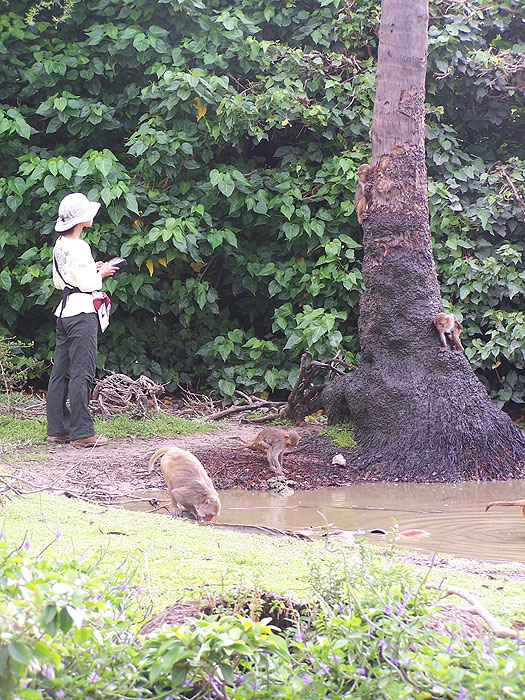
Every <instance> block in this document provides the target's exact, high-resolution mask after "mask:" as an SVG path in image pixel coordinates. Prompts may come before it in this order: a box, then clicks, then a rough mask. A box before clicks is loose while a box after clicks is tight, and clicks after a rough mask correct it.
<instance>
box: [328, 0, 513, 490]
mask: <svg viewBox="0 0 525 700" xmlns="http://www.w3.org/2000/svg"><path fill="white" fill-rule="evenodd" d="M427 25H428V0H410V2H407V1H406V0H383V2H382V13H381V26H380V33H379V55H378V67H377V75H376V99H375V104H374V114H373V120H372V161H371V164H370V166H371V167H370V168H369V169H367V168H365V169H364V170H365V173H364V175H363V176H362V185H364V196H365V198H366V208H365V209H364V213H363V214H362V226H363V249H364V259H363V278H364V282H365V292H364V294H363V296H362V299H361V303H360V311H359V338H360V344H361V362H360V366H359V368H358V369H357V370H356V371H355V372H354V373H352V374H350V375H346V376H345V377H337V378H335V379H334V380H333V381H331V382H330V383H329V384H328V386H327V387H326V389H325V390H324V392H323V395H322V400H323V404H324V406H325V408H326V410H327V413H328V416H329V419H330V420H331V421H332V422H345V421H351V422H352V423H353V424H354V426H355V430H356V439H357V443H358V447H359V451H360V461H361V464H362V468H363V469H366V472H365V474H366V475H367V476H369V477H370V478H381V479H385V480H394V479H396V480H397V479H398V480H410V481H412V480H417V481H435V480H439V481H442V480H447V481H449V480H468V479H485V480H488V479H498V478H500V479H501V478H513V477H519V476H522V475H523V471H524V469H525V439H524V437H523V435H522V433H521V431H519V430H518V429H517V428H516V426H515V425H514V424H513V422H512V421H511V419H510V418H509V417H508V416H507V415H506V414H505V413H503V412H502V411H501V410H500V409H498V408H497V407H496V406H495V405H493V404H492V403H491V401H490V399H489V396H488V394H487V392H486V391H485V388H484V387H483V385H482V384H481V383H480V382H479V380H478V379H477V378H476V376H475V375H474V372H473V371H472V368H471V367H470V365H469V363H468V361H467V359H466V357H465V356H464V355H463V354H462V353H460V352H459V353H455V352H453V351H452V349H448V350H446V351H445V352H438V350H439V347H440V343H439V337H438V334H437V331H436V329H435V327H434V325H433V322H432V319H433V317H434V316H435V315H436V314H437V313H438V312H441V311H443V303H442V299H441V294H440V290H439V285H438V280H437V276H436V270H435V265H434V260H433V257H432V247H431V239H430V226H429V214H428V197H427V173H426V166H425V143H424V126H425V125H424V112H425V106H424V103H425V74H426V52H427Z"/></svg>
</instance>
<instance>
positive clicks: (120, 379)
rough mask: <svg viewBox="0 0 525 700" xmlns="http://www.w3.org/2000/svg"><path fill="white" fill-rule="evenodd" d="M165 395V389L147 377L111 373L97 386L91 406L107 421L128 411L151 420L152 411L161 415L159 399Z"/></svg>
mask: <svg viewBox="0 0 525 700" xmlns="http://www.w3.org/2000/svg"><path fill="white" fill-rule="evenodd" d="M162 394H164V387H163V386H162V385H161V384H155V382H154V381H152V380H151V379H150V378H149V377H145V376H144V375H142V376H141V377H139V378H138V379H131V377H128V376H127V375H125V374H110V375H108V376H107V377H105V378H104V379H100V380H98V381H97V383H96V384H95V388H94V390H93V396H92V399H91V402H90V404H89V406H90V408H91V410H92V411H94V412H95V413H100V414H101V415H102V417H103V418H104V420H106V419H108V418H109V417H110V416H111V415H112V414H113V413H123V412H125V411H127V412H129V413H130V414H131V415H132V416H139V417H141V418H150V417H151V413H152V412H153V413H158V412H159V410H160V409H159V404H158V401H157V397H158V396H162Z"/></svg>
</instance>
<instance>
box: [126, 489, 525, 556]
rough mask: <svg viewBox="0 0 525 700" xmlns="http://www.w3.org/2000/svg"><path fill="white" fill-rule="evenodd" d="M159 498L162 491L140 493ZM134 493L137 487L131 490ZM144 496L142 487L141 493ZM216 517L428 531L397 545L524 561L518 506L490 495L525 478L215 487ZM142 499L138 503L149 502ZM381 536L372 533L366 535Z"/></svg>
mask: <svg viewBox="0 0 525 700" xmlns="http://www.w3.org/2000/svg"><path fill="white" fill-rule="evenodd" d="M147 494H148V495H150V496H151V495H155V496H156V497H160V498H161V499H165V498H166V492H165V491H157V492H147ZM137 495H138V494H137ZM141 495H145V494H141ZM220 497H221V502H222V512H221V515H220V517H219V518H218V519H217V521H216V522H222V523H232V524H244V525H266V526H269V527H276V528H280V529H287V530H296V529H299V528H304V527H309V526H322V525H324V524H325V523H326V522H328V523H330V524H332V525H333V527H334V528H337V529H341V530H367V531H369V530H371V529H376V528H377V529H383V530H389V529H390V528H391V527H392V525H393V523H394V522H396V523H397V524H398V525H399V527H400V529H401V530H407V529H421V530H427V531H428V532H430V537H425V538H414V539H410V538H408V539H406V540H400V541H399V546H402V547H408V548H410V549H418V550H421V551H424V552H430V553H433V552H439V553H442V554H449V555H453V556H461V557H472V558H478V559H493V560H510V561H521V562H523V561H525V518H524V517H523V516H522V514H521V508H518V507H497V506H494V507H493V508H492V509H491V510H489V511H488V513H485V512H484V511H485V506H486V504H487V503H489V502H490V501H508V500H515V499H519V498H525V481H506V482H483V483H466V484H383V483H374V484H360V485H357V486H349V487H345V488H325V489H318V490H316V491H296V492H295V493H294V494H292V495H290V496H277V495H273V494H269V493H264V492H260V491H233V490H231V491H220ZM150 507H151V506H149V505H148V504H146V506H145V508H150ZM369 539H370V541H381V540H383V539H384V538H383V537H382V536H380V535H369Z"/></svg>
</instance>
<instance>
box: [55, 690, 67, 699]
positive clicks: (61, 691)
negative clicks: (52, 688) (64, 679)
mask: <svg viewBox="0 0 525 700" xmlns="http://www.w3.org/2000/svg"><path fill="white" fill-rule="evenodd" d="M65 694H66V691H65V690H62V688H61V689H60V690H59V691H57V698H58V700H60V698H63V697H64V695H65Z"/></svg>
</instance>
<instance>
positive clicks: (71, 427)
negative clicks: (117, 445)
mask: <svg viewBox="0 0 525 700" xmlns="http://www.w3.org/2000/svg"><path fill="white" fill-rule="evenodd" d="M97 341H98V316H97V314H96V313H92V314H77V315H76V316H70V317H69V318H62V319H60V322H59V328H58V330H57V342H56V348H55V357H54V364H53V370H52V371H51V377H50V379H49V386H48V389H47V399H46V414H47V434H48V435H68V434H69V435H70V436H71V439H72V440H79V439H80V438H85V437H91V435H94V434H95V427H94V425H93V418H92V417H91V414H90V412H89V400H90V398H91V389H92V386H93V380H94V379H95V369H96V364H97ZM68 396H69V408H68V407H67V406H66V400H67V398H68Z"/></svg>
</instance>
